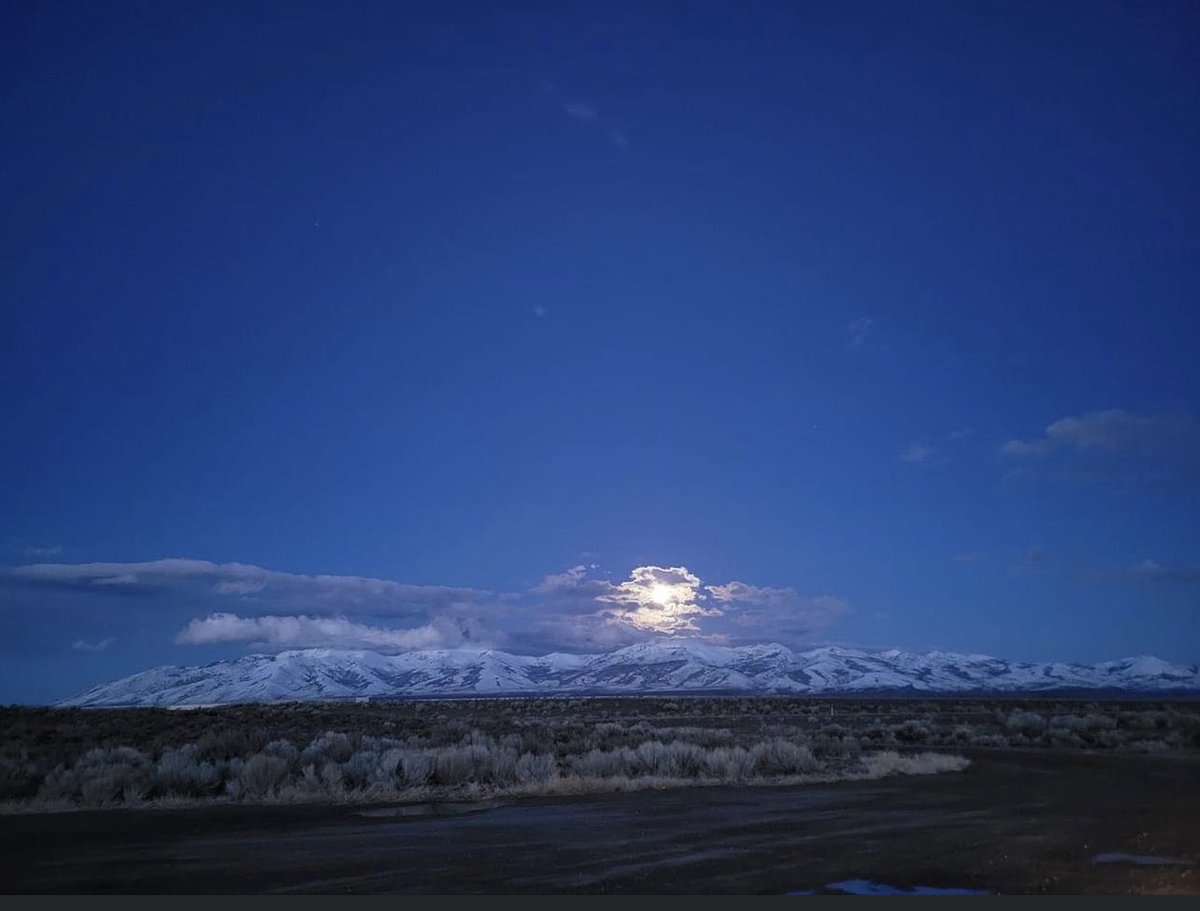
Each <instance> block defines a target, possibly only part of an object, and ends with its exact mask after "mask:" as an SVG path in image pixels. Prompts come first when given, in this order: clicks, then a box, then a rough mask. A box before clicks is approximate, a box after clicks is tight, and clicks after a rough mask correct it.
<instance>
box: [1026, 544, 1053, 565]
mask: <svg viewBox="0 0 1200 911" xmlns="http://www.w3.org/2000/svg"><path fill="white" fill-rule="evenodd" d="M1048 556H1049V554H1047V553H1046V552H1045V551H1044V550H1041V549H1039V548H1037V547H1031V548H1030V549H1029V550H1027V551H1025V554H1024V555H1023V556H1022V557H1021V559H1022V560H1024V561H1025V562H1026V563H1042V562H1044V561H1045V559H1046V557H1048Z"/></svg>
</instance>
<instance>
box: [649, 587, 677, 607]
mask: <svg viewBox="0 0 1200 911" xmlns="http://www.w3.org/2000/svg"><path fill="white" fill-rule="evenodd" d="M672 594H673V592H672V591H671V586H669V585H663V584H661V583H659V584H658V585H655V586H654V588H652V589H650V600H651V601H653V602H654V603H655V604H662V605H664V606H665V605H667V604H670V603H671V596H672Z"/></svg>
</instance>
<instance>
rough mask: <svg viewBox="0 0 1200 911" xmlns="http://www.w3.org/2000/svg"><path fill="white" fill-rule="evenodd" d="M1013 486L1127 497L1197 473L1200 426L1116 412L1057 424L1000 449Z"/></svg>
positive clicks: (1186, 419)
mask: <svg viewBox="0 0 1200 911" xmlns="http://www.w3.org/2000/svg"><path fill="white" fill-rule="evenodd" d="M1000 453H1001V455H1002V457H1004V458H1005V459H1006V460H1007V461H1008V462H1009V464H1010V465H1011V467H1010V468H1009V469H1008V471H1007V472H1006V473H1005V480H1006V481H1008V482H1013V483H1022V484H1029V483H1036V482H1041V481H1047V480H1050V481H1059V480H1061V481H1067V482H1076V483H1078V482H1085V483H1087V482H1091V483H1102V484H1105V485H1107V486H1109V487H1110V488H1111V489H1112V491H1113V493H1114V494H1120V495H1129V494H1132V493H1134V492H1136V491H1137V490H1139V489H1144V488H1145V487H1147V486H1161V485H1164V484H1172V483H1177V482H1178V481H1179V480H1181V479H1184V478H1193V477H1195V476H1196V475H1197V473H1200V424H1197V422H1196V421H1195V419H1194V418H1192V417H1190V416H1188V415H1137V414H1133V413H1131V412H1128V411H1124V410H1122V409H1119V408H1111V409H1108V410H1107V411H1093V412H1088V413H1086V414H1081V415H1071V416H1068V417H1064V418H1060V419H1059V420H1057V421H1054V422H1052V423H1051V424H1049V425H1047V427H1046V429H1045V431H1044V432H1043V433H1042V434H1041V435H1040V436H1036V437H1030V438H1025V439H1022V438H1015V439H1011V440H1008V441H1007V442H1006V443H1004V445H1003V446H1001V447H1000Z"/></svg>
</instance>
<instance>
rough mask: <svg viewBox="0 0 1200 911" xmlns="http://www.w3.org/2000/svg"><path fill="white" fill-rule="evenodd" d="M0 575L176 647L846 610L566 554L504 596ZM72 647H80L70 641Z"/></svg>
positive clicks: (304, 643) (828, 614)
mask: <svg viewBox="0 0 1200 911" xmlns="http://www.w3.org/2000/svg"><path fill="white" fill-rule="evenodd" d="M5 582H7V583H8V584H13V583H16V584H18V585H22V586H38V587H43V588H46V589H47V590H49V591H51V592H55V593H58V594H60V595H62V596H64V597H68V598H70V599H73V600H71V601H70V603H71V604H74V605H77V606H79V609H81V610H85V609H91V610H95V609H96V607H95V606H96V605H100V604H104V605H111V603H112V599H114V598H116V599H122V598H124V599H130V600H131V605H136V607H135V608H134V607H131V609H136V610H138V611H141V612H143V616H155V615H157V614H160V613H161V614H162V615H163V616H164V617H170V618H178V619H177V620H176V623H177V624H178V625H176V626H174V631H175V632H176V635H175V637H174V641H175V642H177V643H178V644H181V645H208V646H221V645H224V646H233V645H242V646H247V647H252V648H257V649H265V650H271V649H275V650H280V649H288V648H310V647H331V648H361V649H374V650H378V651H388V652H398V651H407V650H410V649H418V648H454V647H459V646H470V647H484V646H488V647H491V646H500V645H504V646H506V647H509V646H511V647H515V648H517V649H518V650H524V651H534V652H543V653H544V652H546V651H554V650H557V649H567V650H589V651H596V650H604V649H611V648H618V647H621V646H624V645H629V644H631V643H634V642H640V641H645V640H647V639H653V638H655V637H659V636H685V637H693V638H699V639H703V640H704V641H707V642H713V643H724V642H740V641H751V640H755V639H757V640H759V641H761V640H768V641H783V642H785V643H789V644H797V643H800V642H803V641H804V640H805V638H806V637H807V636H808V634H809V633H811V632H812V631H814V630H817V629H822V628H824V627H826V626H828V625H830V624H832V623H834V622H836V621H837V620H838V619H839V618H840V617H842V616H844V615H845V614H846V613H848V612H849V606H848V605H847V604H846V602H845V601H843V600H842V599H840V598H836V597H833V596H830V595H822V596H815V597H810V596H805V595H802V594H800V593H799V592H797V591H796V590H795V589H793V588H772V587H765V586H756V585H752V584H749V583H745V582H737V581H735V582H726V583H708V582H706V581H705V580H703V579H702V578H701V577H700V576H699V574H697V573H695V572H693V571H692V570H691V569H689V568H687V567H686V566H658V565H652V564H647V565H642V566H635V567H633V569H632V570H630V572H629V574H628V576H627V577H626V578H624V579H622V580H620V581H614V580H612V579H610V578H607V577H606V574H604V573H603V572H602V571H601V570H600V569H599V567H597V566H596V565H595V564H594V563H593V564H587V565H585V564H583V563H580V564H577V565H575V566H571V567H568V568H567V569H565V570H563V571H561V572H556V573H550V574H549V575H547V576H545V577H543V578H542V579H541V580H540V581H538V582H536V583H534V584H533V585H531V586H529V587H528V588H527V589H524V590H518V591H508V592H488V591H483V590H478V589H471V588H460V587H451V586H423V585H408V584H405V583H401V582H397V581H394V580H391V579H379V578H372V577H364V576H335V575H303V574H297V573H285V572H279V571H276V570H270V569H265V568H263V567H261V566H256V565H253V564H247V563H212V562H210V561H207V560H192V559H182V558H173V559H163V560H153V561H148V562H141V563H80V564H66V563H40V564H32V565H28V566H20V567H15V568H13V569H10V570H7V571H4V572H0V584H4V583H5ZM98 599H103V600H98ZM182 612H186V613H183V615H182V616H180V614H181V613H182ZM181 627H182V629H181ZM75 647H76V648H77V649H79V650H86V649H87V645H86V644H85V643H84V641H83V640H80V644H78V645H76V646H75ZM96 648H97V649H98V648H99V646H98V645H97V646H96Z"/></svg>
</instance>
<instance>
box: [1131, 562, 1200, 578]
mask: <svg viewBox="0 0 1200 911" xmlns="http://www.w3.org/2000/svg"><path fill="white" fill-rule="evenodd" d="M1132 572H1133V574H1134V576H1136V577H1138V578H1141V579H1146V580H1152V581H1164V582H1188V583H1197V582H1200V566H1197V565H1191V566H1168V565H1166V564H1163V563H1160V562H1158V561H1157V560H1143V561H1142V562H1141V563H1138V564H1137V565H1136V566H1134V567H1133V570H1132Z"/></svg>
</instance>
